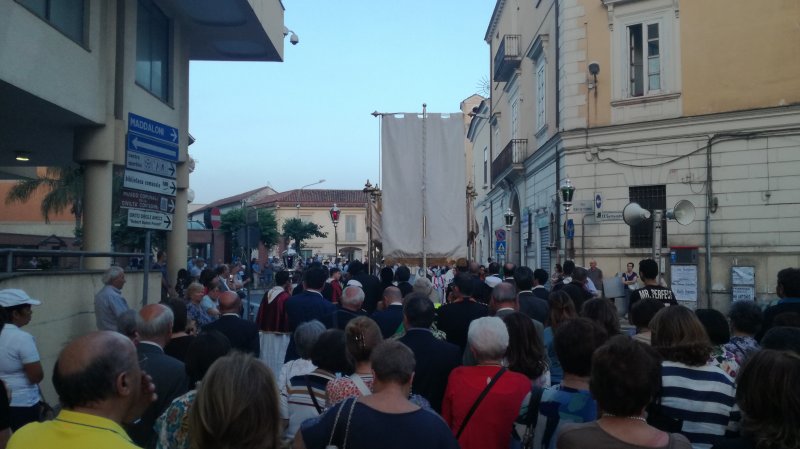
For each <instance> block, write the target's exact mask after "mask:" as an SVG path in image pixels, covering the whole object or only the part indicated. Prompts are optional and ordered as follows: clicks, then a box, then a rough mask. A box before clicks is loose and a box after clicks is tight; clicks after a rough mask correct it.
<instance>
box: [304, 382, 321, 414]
mask: <svg viewBox="0 0 800 449" xmlns="http://www.w3.org/2000/svg"><path fill="white" fill-rule="evenodd" d="M305 377H306V388H307V389H308V395H309V396H310V397H311V402H313V403H314V408H315V409H317V413H319V414H320V415H321V414H322V407H321V406H320V405H319V402H318V401H317V395H315V394H314V390H312V389H311V378H310V377H309V375H308V374H306V376H305Z"/></svg>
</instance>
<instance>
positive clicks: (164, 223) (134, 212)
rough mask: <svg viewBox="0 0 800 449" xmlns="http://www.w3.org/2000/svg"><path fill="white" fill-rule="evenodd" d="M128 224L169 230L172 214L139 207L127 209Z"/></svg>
mask: <svg viewBox="0 0 800 449" xmlns="http://www.w3.org/2000/svg"><path fill="white" fill-rule="evenodd" d="M128 226H133V227H136V228H147V229H159V230H162V231H171V230H172V214H165V213H161V212H153V211H149V210H141V209H128Z"/></svg>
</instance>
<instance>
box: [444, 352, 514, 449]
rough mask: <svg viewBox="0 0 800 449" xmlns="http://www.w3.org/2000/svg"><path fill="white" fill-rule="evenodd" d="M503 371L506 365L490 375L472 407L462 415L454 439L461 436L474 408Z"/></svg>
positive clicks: (475, 408) (476, 407)
mask: <svg viewBox="0 0 800 449" xmlns="http://www.w3.org/2000/svg"><path fill="white" fill-rule="evenodd" d="M505 372H506V367H502V368H500V371H498V372H497V374H495V375H494V377H492V380H491V381H490V382H489V385H487V386H486V388H484V389H483V391H481V394H480V396H478V399H475V403H474V404H472V408H470V409H469V411H468V412H467V416H465V417H464V421H461V428H460V429H458V433H457V434H456V439H459V438H460V437H461V433H462V432H463V431H464V429H465V428H466V427H467V423H468V422H469V419H470V418H472V415H473V414H474V413H475V410H477V409H478V406H479V405H480V404H481V401H483V398H485V397H486V395H487V394H489V390H491V389H492V387H493V386H494V384H496V383H497V380H498V379H500V376H502V375H503V373H505Z"/></svg>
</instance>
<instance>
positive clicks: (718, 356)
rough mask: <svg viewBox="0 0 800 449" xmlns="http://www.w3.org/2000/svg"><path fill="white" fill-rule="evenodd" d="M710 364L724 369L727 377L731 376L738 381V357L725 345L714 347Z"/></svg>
mask: <svg viewBox="0 0 800 449" xmlns="http://www.w3.org/2000/svg"><path fill="white" fill-rule="evenodd" d="M709 362H710V363H711V364H713V365H717V366H718V367H720V368H722V370H723V371H725V373H726V374H727V375H729V376H731V379H736V374H737V373H738V372H739V362H738V361H737V360H736V355H734V353H733V352H731V351H729V350H727V349H726V348H725V346H724V345H716V346H714V347H713V349H712V350H711V357H710V358H709Z"/></svg>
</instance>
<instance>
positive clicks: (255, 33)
mask: <svg viewBox="0 0 800 449" xmlns="http://www.w3.org/2000/svg"><path fill="white" fill-rule="evenodd" d="M154 2H155V3H156V4H157V5H158V6H159V7H160V8H161V9H162V10H163V11H164V12H165V13H166V14H167V15H168V16H170V17H172V18H174V19H175V20H177V21H179V22H180V23H181V24H182V25H183V26H184V28H185V31H186V32H187V38H188V40H189V49H190V50H189V59H191V60H193V61H283V37H284V35H283V30H284V26H283V12H284V7H283V3H282V2H281V0H225V1H219V0H154Z"/></svg>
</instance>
